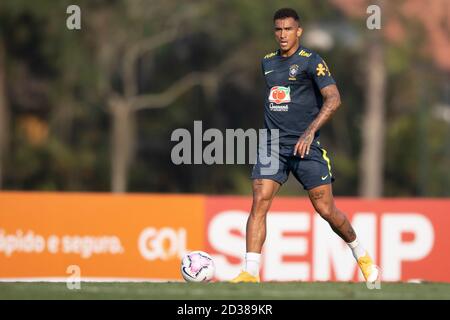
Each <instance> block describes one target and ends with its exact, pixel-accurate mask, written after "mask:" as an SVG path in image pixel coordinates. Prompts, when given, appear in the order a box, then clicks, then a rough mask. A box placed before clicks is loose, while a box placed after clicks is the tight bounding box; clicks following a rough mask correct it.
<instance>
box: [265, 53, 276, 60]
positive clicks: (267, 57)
mask: <svg viewBox="0 0 450 320" xmlns="http://www.w3.org/2000/svg"><path fill="white" fill-rule="evenodd" d="M276 55H277V52H276V51H275V52H271V53H268V54H266V55H265V56H264V59H269V58H272V57H273V56H276Z"/></svg>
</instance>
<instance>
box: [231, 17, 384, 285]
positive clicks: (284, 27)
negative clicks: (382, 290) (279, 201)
mask: <svg viewBox="0 0 450 320" xmlns="http://www.w3.org/2000/svg"><path fill="white" fill-rule="evenodd" d="M273 21H274V26H275V39H276V41H277V42H278V44H279V49H278V50H277V51H276V52H273V53H270V54H267V55H266V56H265V57H264V59H263V60H262V71H263V74H264V77H265V82H266V100H265V106H264V124H265V127H266V129H278V130H279V154H278V159H279V168H278V170H277V171H276V172H275V173H274V174H269V175H268V174H267V173H266V174H263V173H264V172H263V171H262V170H261V169H262V168H264V167H265V166H266V165H265V164H263V163H262V162H261V161H260V157H258V160H257V163H256V164H255V166H254V167H253V171H252V179H253V203H252V208H251V212H250V215H249V217H248V220H247V229H246V246H247V253H246V255H245V264H244V270H242V272H241V273H240V274H239V275H238V276H237V277H236V278H234V279H233V280H231V282H235V283H237V282H259V265H260V258H261V249H262V246H263V244H264V241H265V238H266V216H267V212H268V210H269V208H270V205H271V202H272V200H273V198H274V196H275V194H276V193H277V191H278V190H279V188H280V186H281V185H282V184H283V183H284V182H286V180H287V179H288V175H289V173H290V172H292V174H293V175H294V177H295V178H296V179H297V180H298V181H299V182H300V183H301V184H302V185H303V187H304V189H306V190H307V191H308V195H309V198H310V200H311V203H312V205H313V206H314V208H315V210H316V211H317V212H318V213H319V214H320V216H321V217H322V218H323V219H325V220H326V221H327V222H328V223H329V224H330V227H331V228H332V230H333V231H334V232H335V233H336V234H337V235H339V237H341V238H342V239H343V240H344V241H345V242H346V243H347V244H348V246H349V247H350V249H351V250H352V253H353V256H354V257H355V259H356V261H357V263H358V265H359V267H360V269H361V271H362V273H363V275H364V278H365V279H366V281H370V282H374V281H376V280H377V278H378V276H379V268H378V267H377V266H376V265H375V264H374V263H373V261H372V259H371V258H370V256H369V254H368V252H367V251H366V250H365V249H364V248H363V246H362V244H361V243H360V242H359V240H358V238H357V236H356V234H355V231H354V230H353V227H352V225H351V224H350V222H349V220H348V219H347V217H346V215H345V214H344V213H343V212H342V211H340V210H339V209H338V208H337V207H336V206H335V204H334V200H333V193H332V187H331V183H332V182H333V181H334V178H333V175H332V172H331V165H330V159H329V158H328V156H327V152H326V151H325V149H324V148H322V147H321V145H320V142H319V129H320V128H321V127H322V126H323V125H324V124H325V123H326V122H327V120H329V119H330V118H331V116H332V115H333V114H334V112H335V111H336V110H337V108H338V107H339V105H340V103H341V102H340V95H339V91H338V89H337V87H336V83H335V81H334V79H333V78H332V76H331V73H330V70H329V69H328V66H327V64H326V63H325V61H324V60H323V59H322V58H321V57H320V56H319V55H318V54H317V53H315V52H314V51H312V50H309V49H307V48H305V47H302V46H301V45H300V40H299V39H300V36H301V34H302V31H303V30H302V28H301V27H300V24H299V17H298V15H297V13H296V11H295V10H293V9H290V8H283V9H280V10H278V11H277V12H276V13H275V15H274V17H273ZM268 144H269V143H268ZM267 149H268V150H270V148H269V147H268V148H267Z"/></svg>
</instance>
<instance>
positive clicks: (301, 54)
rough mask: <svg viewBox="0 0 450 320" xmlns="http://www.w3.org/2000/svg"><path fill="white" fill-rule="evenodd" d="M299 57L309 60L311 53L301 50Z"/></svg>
mask: <svg viewBox="0 0 450 320" xmlns="http://www.w3.org/2000/svg"><path fill="white" fill-rule="evenodd" d="M298 55H299V56H302V57H307V58H309V57H310V56H311V53H308V52H306V51H305V50H301V51H300V52H299V53H298Z"/></svg>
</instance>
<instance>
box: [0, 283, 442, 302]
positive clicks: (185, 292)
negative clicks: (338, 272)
mask: <svg viewBox="0 0 450 320" xmlns="http://www.w3.org/2000/svg"><path fill="white" fill-rule="evenodd" d="M0 299H3V300H4V299H100V300H103V299H164V300H170V299H174V300H176V299H188V300H191V299H192V300H202V299H204V300H221V299H230V300H233V299H243V300H249V299H252V300H253V299H267V300H275V299H283V300H289V299H294V300H303V299H325V300H328V299H370V300H372V299H446V300H450V284H449V283H420V284H414V283H382V284H381V289H379V290H376V289H374V290H369V289H368V288H367V287H366V285H365V283H333V282H316V283H311V282H288V283H274V282H272V283H271V282H266V283H261V284H230V283H200V284H194V283H190V284H188V283H173V282H172V283H130V282H129V283H111V282H109V283H92V282H83V283H81V289H80V290H69V289H67V286H66V284H65V283H43V282H36V283H25V282H16V283H0Z"/></svg>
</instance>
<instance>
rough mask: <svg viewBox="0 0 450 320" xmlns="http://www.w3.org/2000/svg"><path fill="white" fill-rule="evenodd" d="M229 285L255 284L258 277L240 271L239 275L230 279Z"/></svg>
mask: <svg viewBox="0 0 450 320" xmlns="http://www.w3.org/2000/svg"><path fill="white" fill-rule="evenodd" d="M230 282H231V283H240V282H254V283H257V282H259V277H258V276H256V277H255V276H252V275H251V274H250V273H248V272H247V271H241V273H240V274H239V275H238V276H237V277H236V278H234V279H232V280H231V281H230Z"/></svg>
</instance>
